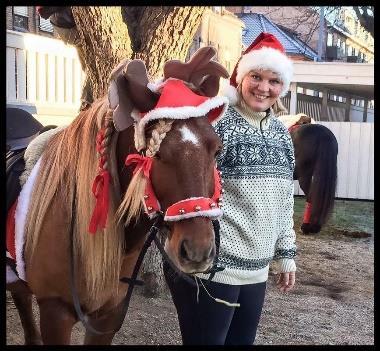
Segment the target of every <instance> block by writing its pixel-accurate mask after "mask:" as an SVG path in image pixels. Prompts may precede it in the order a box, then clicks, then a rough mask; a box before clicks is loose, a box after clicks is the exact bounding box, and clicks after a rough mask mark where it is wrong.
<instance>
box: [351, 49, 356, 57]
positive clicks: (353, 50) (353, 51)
mask: <svg viewBox="0 0 380 351" xmlns="http://www.w3.org/2000/svg"><path fill="white" fill-rule="evenodd" d="M352 56H356V49H355V48H352Z"/></svg>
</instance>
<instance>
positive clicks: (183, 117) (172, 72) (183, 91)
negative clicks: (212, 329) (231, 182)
mask: <svg viewBox="0 0 380 351" xmlns="http://www.w3.org/2000/svg"><path fill="white" fill-rule="evenodd" d="M214 55H215V50H214V49H212V48H202V49H200V50H198V52H197V53H196V54H195V55H194V56H193V57H192V59H191V60H190V61H189V62H188V63H181V62H179V61H174V60H173V61H169V62H167V63H166V65H165V67H164V74H165V75H164V80H163V81H162V82H161V83H160V84H158V85H155V86H154V85H152V84H151V85H150V88H148V87H147V85H148V79H147V75H146V70H145V65H144V63H143V62H142V61H139V60H134V61H131V62H125V64H124V67H122V66H120V67H119V68H118V69H116V70H114V72H115V74H114V80H113V83H111V89H110V97H109V100H110V105H111V107H113V108H115V111H116V113H115V114H114V123H115V126H116V128H118V129H119V130H121V129H125V128H126V126H127V125H130V124H131V121H132V120H131V119H130V120H129V121H128V119H127V118H126V117H125V116H129V114H131V115H132V116H133V118H134V123H135V144H136V149H137V151H139V152H141V153H142V154H140V155H139V154H133V155H129V156H128V158H127V162H126V164H127V165H129V164H132V163H137V165H135V166H136V167H135V175H134V178H133V179H132V181H131V182H130V186H129V187H130V188H131V185H132V184H137V183H139V182H138V181H137V178H140V180H141V181H142V184H143V186H140V187H139V188H140V190H137V186H133V189H128V190H130V191H129V193H130V196H129V197H130V198H129V199H126V198H125V199H124V200H125V201H124V202H123V203H124V204H126V205H125V206H124V207H123V206H121V207H123V210H122V211H121V212H122V214H123V215H125V214H127V218H129V219H130V217H131V213H133V212H134V213H135V214H136V215H137V214H138V211H134V210H133V202H134V200H133V199H132V197H135V196H139V200H141V206H143V208H144V210H145V212H146V214H147V215H148V216H149V217H150V218H153V217H154V216H155V215H156V214H157V213H159V212H161V213H162V214H164V215H165V217H164V220H165V223H166V225H167V227H168V228H169V229H170V230H169V234H168V236H167V239H166V243H165V250H166V252H167V253H168V255H169V257H170V258H171V259H172V261H173V262H174V263H175V264H176V265H177V267H178V268H179V269H181V270H182V271H184V272H186V273H192V272H200V271H205V270H207V269H208V268H209V267H210V265H211V264H212V262H213V259H214V257H215V238H214V231H213V226H212V222H211V220H212V219H214V218H217V217H218V216H220V215H221V210H220V208H219V201H220V197H221V185H220V178H219V173H218V171H217V170H216V164H215V156H216V154H217V153H218V151H219V150H220V149H221V147H222V144H221V141H220V139H219V137H218V136H217V134H216V133H215V131H214V129H213V127H212V126H211V124H210V121H211V120H212V119H214V118H215V117H217V116H218V115H220V114H221V113H222V111H223V110H224V109H225V108H226V100H225V99H224V98H222V97H217V96H216V94H217V92H218V88H219V79H220V77H221V76H223V77H228V73H227V71H226V70H225V69H224V68H223V67H222V66H220V65H219V64H218V63H216V62H215V61H211V58H212V57H213V56H214ZM121 94H123V96H124V97H123V99H124V100H126V101H124V102H122V99H121V98H120V97H121ZM126 96H128V98H126ZM112 105H113V106H112ZM144 154H145V155H144ZM140 184H141V182H140ZM141 189H142V191H141ZM133 190H136V191H133ZM137 193H139V194H137ZM127 194H128V191H127ZM126 197H127V196H126ZM122 205H123V204H122Z"/></svg>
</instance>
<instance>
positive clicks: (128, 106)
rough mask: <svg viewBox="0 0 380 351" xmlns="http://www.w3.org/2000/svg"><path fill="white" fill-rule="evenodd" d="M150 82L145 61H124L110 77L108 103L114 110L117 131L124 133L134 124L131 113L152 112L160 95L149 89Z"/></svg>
mask: <svg viewBox="0 0 380 351" xmlns="http://www.w3.org/2000/svg"><path fill="white" fill-rule="evenodd" d="M148 82H149V80H148V74H147V71H146V67H145V64H144V62H143V61H141V60H133V61H130V60H128V59H125V60H123V61H122V62H120V63H119V65H118V66H117V67H116V68H115V69H113V71H112V72H111V75H110V87H109V90H108V101H109V105H110V107H111V108H112V109H113V110H114V112H113V120H114V125H115V127H116V129H117V130H119V131H122V130H124V129H126V128H128V127H129V126H130V125H132V123H133V118H132V117H131V112H132V110H133V109H134V108H136V109H137V110H139V111H140V112H146V111H149V110H151V109H152V108H153V107H154V106H155V105H156V103H157V100H158V95H157V94H155V93H153V92H152V91H150V90H149V89H148V87H147V84H148Z"/></svg>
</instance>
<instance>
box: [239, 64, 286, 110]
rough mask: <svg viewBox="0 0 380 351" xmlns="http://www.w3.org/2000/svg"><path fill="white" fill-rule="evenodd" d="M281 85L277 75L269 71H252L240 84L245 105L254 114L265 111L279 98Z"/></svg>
mask: <svg viewBox="0 0 380 351" xmlns="http://www.w3.org/2000/svg"><path fill="white" fill-rule="evenodd" d="M282 87H283V83H282V82H281V81H280V79H279V76H278V74H277V73H275V72H272V71H270V70H253V71H251V72H249V73H248V74H246V75H245V76H244V78H243V80H242V83H241V94H242V97H243V99H244V101H245V103H246V104H247V105H248V106H249V107H250V108H251V109H252V110H253V111H255V112H263V111H266V110H267V109H268V108H269V107H271V106H273V104H274V103H275V102H276V100H277V98H278V97H279V95H280V93H281V90H282Z"/></svg>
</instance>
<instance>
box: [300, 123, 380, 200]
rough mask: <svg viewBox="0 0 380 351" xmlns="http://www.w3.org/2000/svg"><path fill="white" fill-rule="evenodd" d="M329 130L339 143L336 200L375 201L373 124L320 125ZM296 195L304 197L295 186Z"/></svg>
mask: <svg viewBox="0 0 380 351" xmlns="http://www.w3.org/2000/svg"><path fill="white" fill-rule="evenodd" d="M318 123H320V124H323V125H324V126H326V127H327V128H329V129H330V130H331V131H332V132H333V133H334V135H335V137H336V138H337V141H338V150H339V151H338V181H337V189H336V193H335V194H336V197H338V198H348V199H362V200H374V144H373V143H374V136H373V134H374V124H373V123H359V122H318ZM294 184H295V189H294V193H295V194H296V195H304V193H303V192H302V190H301V189H300V187H299V185H298V181H295V182H294Z"/></svg>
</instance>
